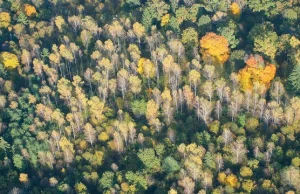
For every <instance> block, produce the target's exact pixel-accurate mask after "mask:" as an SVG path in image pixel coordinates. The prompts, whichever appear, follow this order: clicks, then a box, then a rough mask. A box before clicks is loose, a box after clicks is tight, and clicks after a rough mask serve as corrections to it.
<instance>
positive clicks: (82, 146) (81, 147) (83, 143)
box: [79, 140, 87, 150]
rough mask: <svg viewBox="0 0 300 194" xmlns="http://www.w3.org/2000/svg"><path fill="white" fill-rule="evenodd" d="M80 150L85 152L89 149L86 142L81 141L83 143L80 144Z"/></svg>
mask: <svg viewBox="0 0 300 194" xmlns="http://www.w3.org/2000/svg"><path fill="white" fill-rule="evenodd" d="M79 148H80V149H81V150H85V149H86V148H87V142H86V141H85V140H81V141H80V142H79Z"/></svg>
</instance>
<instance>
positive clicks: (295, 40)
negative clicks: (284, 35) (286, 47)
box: [290, 36, 300, 48]
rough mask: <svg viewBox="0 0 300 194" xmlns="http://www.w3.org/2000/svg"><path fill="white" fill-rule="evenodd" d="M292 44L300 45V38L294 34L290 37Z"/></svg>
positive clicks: (294, 46) (294, 45) (293, 45)
mask: <svg viewBox="0 0 300 194" xmlns="http://www.w3.org/2000/svg"><path fill="white" fill-rule="evenodd" d="M290 45H291V46H292V47H293V48H296V47H297V46H298V45H300V40H299V39H298V38H296V37H295V36H292V38H291V39H290Z"/></svg>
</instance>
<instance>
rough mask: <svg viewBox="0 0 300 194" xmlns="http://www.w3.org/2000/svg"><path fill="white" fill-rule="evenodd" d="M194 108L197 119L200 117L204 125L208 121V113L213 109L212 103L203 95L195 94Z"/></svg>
mask: <svg viewBox="0 0 300 194" xmlns="http://www.w3.org/2000/svg"><path fill="white" fill-rule="evenodd" d="M194 106H195V108H196V114H197V116H198V119H199V118H201V119H202V120H203V121H204V123H205V124H206V125H208V123H209V122H210V114H211V112H212V110H213V106H212V103H211V102H210V101H208V100H206V99H205V98H203V97H200V98H199V97H198V96H196V98H195V105H194Z"/></svg>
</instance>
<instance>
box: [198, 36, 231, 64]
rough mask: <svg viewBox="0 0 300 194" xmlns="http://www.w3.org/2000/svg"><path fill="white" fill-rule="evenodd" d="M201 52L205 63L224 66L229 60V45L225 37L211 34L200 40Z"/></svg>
mask: <svg viewBox="0 0 300 194" xmlns="http://www.w3.org/2000/svg"><path fill="white" fill-rule="evenodd" d="M200 52H201V54H202V56H203V60H204V61H205V62H207V63H217V64H224V63H225V62H226V61H227V60H228V58H229V52H230V51H229V44H228V41H227V39H226V38H225V37H223V36H219V35H217V34H215V33H213V32H209V33H206V35H205V36H203V37H202V38H201V40H200Z"/></svg>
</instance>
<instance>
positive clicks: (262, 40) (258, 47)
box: [249, 22, 279, 59]
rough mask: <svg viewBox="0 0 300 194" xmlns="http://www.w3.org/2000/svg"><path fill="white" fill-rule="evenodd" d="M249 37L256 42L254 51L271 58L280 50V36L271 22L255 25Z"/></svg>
mask: <svg viewBox="0 0 300 194" xmlns="http://www.w3.org/2000/svg"><path fill="white" fill-rule="evenodd" d="M249 38H250V39H251V40H252V41H253V43H254V51H257V52H260V53H262V54H264V55H265V56H267V57H270V58H271V59H274V58H275V56H276V52H277V50H278V43H279V38H278V35H277V33H276V32H275V31H274V26H273V24H272V23H270V22H265V23H263V24H258V25H255V26H254V27H253V28H252V29H251V31H250V33H249Z"/></svg>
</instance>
